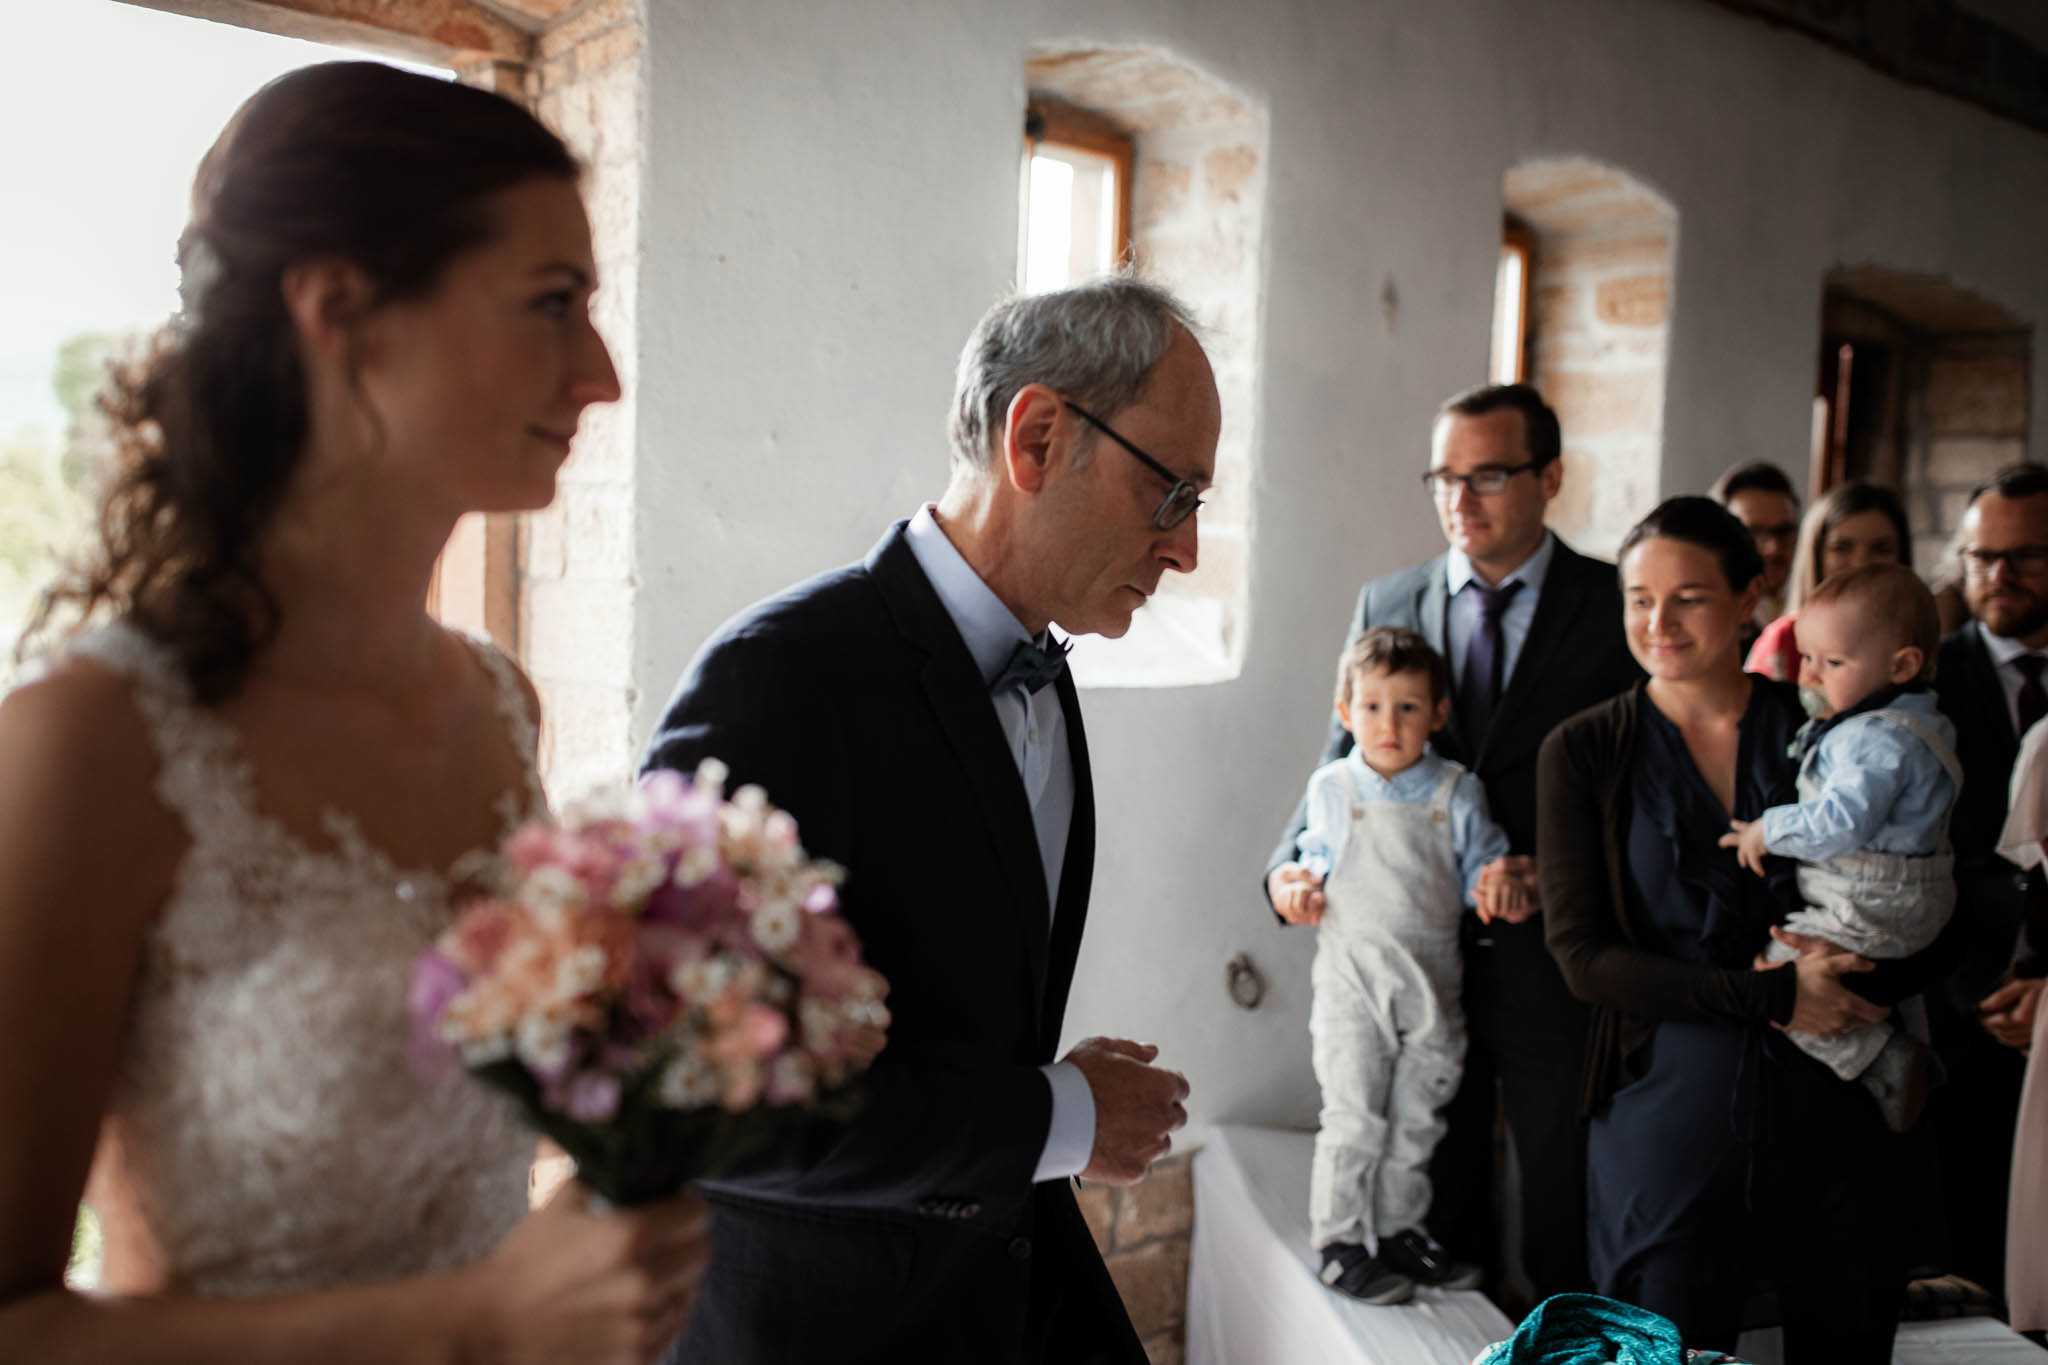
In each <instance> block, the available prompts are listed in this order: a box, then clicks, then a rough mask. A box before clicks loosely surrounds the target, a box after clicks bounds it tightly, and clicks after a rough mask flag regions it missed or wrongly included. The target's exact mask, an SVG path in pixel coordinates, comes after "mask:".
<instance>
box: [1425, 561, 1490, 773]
mask: <svg viewBox="0 0 2048 1365" xmlns="http://www.w3.org/2000/svg"><path fill="white" fill-rule="evenodd" d="M1449 572H1450V570H1449V569H1448V567H1447V564H1446V559H1445V557H1444V556H1443V555H1438V556H1437V557H1436V558H1435V559H1432V560H1430V561H1429V563H1428V564H1427V565H1425V566H1424V568H1423V573H1422V586H1421V587H1420V588H1418V589H1417V590H1416V594H1415V628H1416V629H1417V630H1419V631H1421V632H1422V637H1423V638H1424V639H1426V640H1428V641H1429V647H1430V648H1431V649H1434V650H1435V651H1436V652H1437V653H1438V654H1441V655H1442V656H1443V660H1444V666H1445V667H1446V668H1448V669H1450V670H1451V694H1452V695H1453V696H1456V695H1457V691H1458V673H1457V661H1456V660H1455V659H1453V658H1452V657H1451V586H1450V578H1449ZM1444 730H1445V731H1446V733H1447V737H1448V739H1449V742H1450V745H1451V752H1453V753H1459V754H1471V753H1472V746H1471V745H1469V744H1467V743H1466V742H1465V718H1464V717H1463V716H1461V715H1459V714H1458V708H1457V705H1456V703H1453V704H1452V706H1451V718H1450V720H1449V721H1448V722H1447V723H1446V724H1445V725H1444ZM1473 757H1474V758H1475V759H1476V758H1477V757H1478V755H1476V754H1474V755H1473ZM1468 766H1470V765H1468Z"/></svg>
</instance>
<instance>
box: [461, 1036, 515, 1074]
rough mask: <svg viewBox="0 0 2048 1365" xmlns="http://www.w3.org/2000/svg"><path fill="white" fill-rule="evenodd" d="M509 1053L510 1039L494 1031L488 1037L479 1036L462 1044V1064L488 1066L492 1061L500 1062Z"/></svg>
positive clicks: (510, 1053)
mask: <svg viewBox="0 0 2048 1365" xmlns="http://www.w3.org/2000/svg"><path fill="white" fill-rule="evenodd" d="M451 1041H452V1040H451ZM511 1055H512V1039H511V1038H510V1037H508V1036H507V1035H505V1034H502V1033H494V1034H492V1035H491V1036H490V1037H488V1038H479V1039H477V1040H476V1041H474V1042H469V1043H464V1044H463V1045H462V1064H463V1065H464V1066H471V1067H475V1066H489V1065H490V1064H491V1063H492V1062H502V1061H504V1060H505V1059H506V1058H507V1057H510V1056H511Z"/></svg>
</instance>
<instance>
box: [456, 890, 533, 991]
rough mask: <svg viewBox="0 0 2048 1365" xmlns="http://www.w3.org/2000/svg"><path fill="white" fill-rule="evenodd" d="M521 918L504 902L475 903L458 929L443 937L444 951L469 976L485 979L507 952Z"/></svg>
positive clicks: (464, 913) (471, 904)
mask: <svg viewBox="0 0 2048 1365" xmlns="http://www.w3.org/2000/svg"><path fill="white" fill-rule="evenodd" d="M519 918H520V912H519V910H518V909H517V908H515V907H513V906H510V905H507V904H505V903H504V902H503V901H472V902H471V903H470V905H469V907H468V908H467V909H466V910H464V911H463V912H462V917H461V918H460V919H458V920H456V921H455V927H454V928H453V929H451V930H450V931H449V932H448V933H447V934H445V935H443V936H442V944H443V947H444V948H445V949H446V950H447V952H448V955H449V956H450V957H451V958H452V959H453V960H454V962H455V964H456V965H457V966H459V967H461V968H462V969H463V970H464V971H465V972H467V973H468V974H469V975H471V976H482V975H484V974H485V973H487V972H489V971H490V970H491V968H492V966H493V965H494V964H495V963H496V962H497V960H498V954H499V953H501V952H503V951H504V950H505V944H506V943H507V942H508V941H509V940H510V939H511V937H512V935H513V932H514V931H515V930H516V929H517V927H518V923H519ZM451 939H452V940H453V941H452V942H451V941H450V940H451Z"/></svg>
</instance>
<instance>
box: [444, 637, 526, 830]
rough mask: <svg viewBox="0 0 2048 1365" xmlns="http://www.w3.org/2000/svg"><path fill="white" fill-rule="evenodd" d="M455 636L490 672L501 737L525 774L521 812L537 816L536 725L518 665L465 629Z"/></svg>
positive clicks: (485, 640)
mask: <svg viewBox="0 0 2048 1365" xmlns="http://www.w3.org/2000/svg"><path fill="white" fill-rule="evenodd" d="M456 635H457V638H458V639H460V640H461V641H462V642H463V643H464V644H466V645H468V646H469V648H470V651H471V652H472V653H474V654H475V655H476V657H477V662H479V663H481V664H482V665H483V666H484V672H486V673H488V674H489V675H490V678H491V687H492V690H493V691H494V692H495V693H496V695H497V703H498V716H499V719H501V720H502V721H503V722H504V724H505V737H506V739H508V740H509V741H510V742H511V744H512V747H513V749H514V750H515V751H517V753H518V754H519V763H520V767H521V768H522V769H523V771H524V772H525V775H526V811H525V814H527V815H539V814H540V813H542V812H543V811H545V810H546V809H547V808H548V802H547V793H546V791H545V790H544V789H543V788H542V787H541V782H540V768H539V761H540V725H539V722H538V720H537V719H536V717H535V716H534V714H533V711H532V709H531V708H530V707H529V706H528V705H527V701H526V689H525V688H524V687H522V686H521V685H520V681H519V666H518V665H517V664H515V663H513V662H512V660H511V659H510V658H509V657H508V656H507V655H506V653H505V651H504V650H502V649H500V648H498V646H497V645H496V644H495V643H493V642H492V641H490V640H487V639H485V638H484V637H483V636H481V635H472V634H470V633H469V632H467V631H458V632H456Z"/></svg>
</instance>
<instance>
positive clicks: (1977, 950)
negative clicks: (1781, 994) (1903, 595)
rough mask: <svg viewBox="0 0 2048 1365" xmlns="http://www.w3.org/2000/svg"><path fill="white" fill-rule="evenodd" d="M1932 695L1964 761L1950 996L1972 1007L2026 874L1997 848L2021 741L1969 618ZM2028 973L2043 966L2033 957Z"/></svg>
mask: <svg viewBox="0 0 2048 1365" xmlns="http://www.w3.org/2000/svg"><path fill="white" fill-rule="evenodd" d="M1934 695H1935V699H1936V701H1938V702H1939V703H1940V705H1941V711H1942V714H1943V715H1945V716H1947V717H1948V718H1949V720H1950V722H1951V723H1953V724H1954V726H1955V727H1956V759H1957V761H1958V762H1960V763H1961V764H1962V765H1963V789H1962V791H1961V792H1960V793H1958V795H1957V797H1956V809H1955V814H1954V816H1953V817H1951V819H1950V822H1949V842H1950V843H1951V844H1952V845H1953V846H1954V847H1955V854H1956V916H1955V917H1956V921H1957V924H1956V928H1957V930H1958V931H1959V932H1960V933H1961V935H1962V942H1961V943H1959V944H1958V945H1957V948H1956V952H1957V953H1958V954H1959V956H1960V965H1959V966H1958V968H1957V970H1956V972H1955V975H1954V977H1953V978H1952V980H1951V982H1950V985H1949V991H1948V994H1949V1000H1948V1003H1949V1004H1950V1005H1952V1006H1953V1007H1954V1008H1955V1009H1957V1010H1958V1011H1961V1012H1964V1013H1971V1014H1974V1012H1975V1011H1974V1006H1975V1002H1976V1001H1978V1000H1980V999H1982V998H1983V997H1984V996H1985V995H1986V994H1988V993H1989V992H1990V991H1991V990H1992V988H1993V987H1994V986H1996V985H1997V984H1998V980H1999V978H2000V977H2001V976H2003V975H2004V973H2005V969H2006V967H2007V966H2008V965H2009V964H2010V962H2011V960H2012V956H2013V950H2014V946H2015V944H2016V943H2017V941H2018V939H2019V937H2020V928H2021V922H2022V919H2023V917H2024V914H2025V895H2024V891H2023V888H2024V885H2025V876H2024V874H2022V873H2021V872H2020V871H2019V869H2018V868H2016V867H2014V866H2013V865H2012V864H2011V863H2008V862H2007V861H2005V859H2003V858H2001V857H1999V856H1998V851H1997V849H1998V836H1999V833H2000V832H2001V831H2002V830H2004V828H2005V816H2006V809H2007V797H2008V795H2009V793H2010V786H2009V784H2010V782H2011V780H2012V765H2013V763H2014V762H2015V761H2016V760H2017V759H2018V758H2019V753H2020V741H2019V736H2018V735H2016V734H2014V733H2013V728H2012V710H2011V708H2010V707H2009V706H2008V705H2007V703H2006V700H2005V688H2004V686H2003V685H2002V684H2001V683H2000V682H1999V680H1998V666H1997V665H1996V664H1994V663H1993V662H1992V660H1991V652H1990V651H1989V650H1988V649H1986V648H1985V647H1984V639H1983V637H1982V636H1981V635H1980V634H1978V631H1977V626H1976V623H1975V622H1971V623H1969V624H1966V625H1964V626H1963V627H1962V629H1960V630H1958V631H1956V632H1954V633H1953V634H1951V635H1949V636H1948V637H1947V638H1945V639H1944V640H1942V642H1941V655H1940V664H1939V666H1938V667H1937V668H1936V670H1935V674H1934ZM2027 974H2029V975H2040V974H2041V973H2040V970H2039V966H2038V959H2036V961H2035V962H2034V963H2030V964H2029V966H2028V969H2027Z"/></svg>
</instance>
